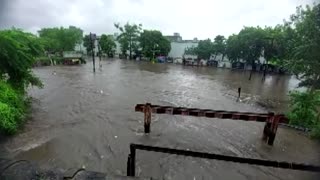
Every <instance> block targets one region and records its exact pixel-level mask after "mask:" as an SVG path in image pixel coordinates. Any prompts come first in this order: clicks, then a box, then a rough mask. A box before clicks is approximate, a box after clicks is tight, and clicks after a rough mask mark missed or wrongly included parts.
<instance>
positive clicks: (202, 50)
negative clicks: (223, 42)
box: [196, 39, 213, 59]
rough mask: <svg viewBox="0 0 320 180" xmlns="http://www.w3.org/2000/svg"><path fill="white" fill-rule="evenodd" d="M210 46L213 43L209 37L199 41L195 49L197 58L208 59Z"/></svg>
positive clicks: (210, 51)
mask: <svg viewBox="0 0 320 180" xmlns="http://www.w3.org/2000/svg"><path fill="white" fill-rule="evenodd" d="M212 46H213V44H212V42H211V40H210V39H206V40H201V41H199V43H198V47H197V49H196V53H197V55H198V58H200V59H210V56H211V54H212Z"/></svg>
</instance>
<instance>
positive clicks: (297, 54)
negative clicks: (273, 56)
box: [286, 4, 320, 89]
mask: <svg viewBox="0 0 320 180" xmlns="http://www.w3.org/2000/svg"><path fill="white" fill-rule="evenodd" d="M286 28H287V29H286V33H287V35H288V36H291V37H290V38H291V40H290V41H288V47H289V48H290V49H289V50H288V51H289V58H288V59H287V65H288V67H290V69H291V70H292V71H293V72H294V73H295V74H296V75H297V76H298V77H299V78H300V79H301V80H302V81H301V83H300V86H306V87H309V88H311V89H320V4H317V5H314V6H312V7H311V6H306V7H305V8H303V7H301V6H300V7H298V8H297V11H296V14H294V15H292V16H291V18H290V21H288V22H287V23H286Z"/></svg>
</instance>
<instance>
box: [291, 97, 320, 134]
mask: <svg viewBox="0 0 320 180" xmlns="http://www.w3.org/2000/svg"><path fill="white" fill-rule="evenodd" d="M319 107H320V91H307V92H298V91H293V92H290V105H289V113H287V117H288V118H289V119H290V124H293V125H297V126H302V127H306V128H310V129H312V133H311V135H312V136H313V137H316V138H320V120H319Z"/></svg>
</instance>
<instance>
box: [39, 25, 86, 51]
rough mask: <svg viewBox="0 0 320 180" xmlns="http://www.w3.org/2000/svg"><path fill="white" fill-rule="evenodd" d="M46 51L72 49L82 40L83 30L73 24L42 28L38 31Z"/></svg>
mask: <svg viewBox="0 0 320 180" xmlns="http://www.w3.org/2000/svg"><path fill="white" fill-rule="evenodd" d="M38 33H39V36H40V38H41V41H42V43H43V45H44V48H45V50H46V51H50V52H60V53H62V52H63V51H73V50H74V48H75V46H76V44H80V43H81V42H82V34H83V31H82V30H81V29H80V28H77V27H75V26H69V27H68V28H64V27H60V28H58V27H55V28H42V29H41V30H40V31H38Z"/></svg>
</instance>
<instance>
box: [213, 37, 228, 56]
mask: <svg viewBox="0 0 320 180" xmlns="http://www.w3.org/2000/svg"><path fill="white" fill-rule="evenodd" d="M212 48H213V53H214V60H216V57H217V55H218V54H221V55H222V60H223V59H224V56H225V54H226V38H225V37H224V36H222V35H217V36H216V37H215V38H214V41H213V46H212Z"/></svg>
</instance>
